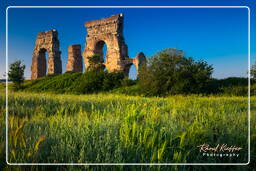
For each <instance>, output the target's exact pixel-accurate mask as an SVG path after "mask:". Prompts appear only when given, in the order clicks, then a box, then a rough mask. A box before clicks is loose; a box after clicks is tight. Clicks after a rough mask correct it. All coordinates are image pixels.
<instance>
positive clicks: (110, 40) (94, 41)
mask: <svg viewBox="0 0 256 171" xmlns="http://www.w3.org/2000/svg"><path fill="white" fill-rule="evenodd" d="M123 21H124V17H123V15H122V14H117V15H113V16H111V17H108V18H104V19H100V20H93V21H88V22H86V23H85V27H86V28H87V36H86V45H85V50H84V52H83V56H84V64H85V66H86V67H88V66H89V61H88V57H90V56H94V55H100V56H101V62H102V64H104V65H105V67H106V69H107V71H108V72H113V71H120V70H123V71H125V74H126V75H128V72H129V68H130V66H131V65H132V64H134V65H135V66H136V68H137V71H138V69H139V66H140V65H141V64H142V63H143V62H145V61H146V58H145V56H144V54H143V53H142V52H141V53H139V54H138V55H137V57H136V58H134V59H131V58H129V56H128V47H127V45H126V44H125V41H124V37H123ZM104 44H106V46H107V52H106V62H104V60H103V58H104V57H103V46H104Z"/></svg>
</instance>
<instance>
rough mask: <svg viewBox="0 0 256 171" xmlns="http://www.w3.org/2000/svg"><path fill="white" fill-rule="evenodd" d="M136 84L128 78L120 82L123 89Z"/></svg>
mask: <svg viewBox="0 0 256 171" xmlns="http://www.w3.org/2000/svg"><path fill="white" fill-rule="evenodd" d="M136 83H137V81H136V80H132V79H129V78H128V77H125V78H124V79H123V80H122V81H121V84H122V86H123V87H129V86H132V85H135V84H136Z"/></svg>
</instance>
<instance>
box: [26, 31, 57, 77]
mask: <svg viewBox="0 0 256 171" xmlns="http://www.w3.org/2000/svg"><path fill="white" fill-rule="evenodd" d="M46 51H47V52H48V65H47V66H48V68H46V59H45V53H46ZM60 55H61V52H60V50H59V40H58V32H57V31H56V30H50V31H46V32H41V33H38V35H37V39H36V43H35V48H34V52H33V58H32V65H31V72H32V74H31V79H32V80H35V79H37V78H40V77H43V76H45V75H46V70H48V74H49V75H51V74H61V73H62V65H61V57H60Z"/></svg>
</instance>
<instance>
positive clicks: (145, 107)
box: [0, 89, 256, 170]
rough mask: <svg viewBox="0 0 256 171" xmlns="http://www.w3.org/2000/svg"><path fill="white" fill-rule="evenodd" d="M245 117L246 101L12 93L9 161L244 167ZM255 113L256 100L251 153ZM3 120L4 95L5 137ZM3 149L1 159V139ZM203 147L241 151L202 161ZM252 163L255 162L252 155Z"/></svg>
mask: <svg viewBox="0 0 256 171" xmlns="http://www.w3.org/2000/svg"><path fill="white" fill-rule="evenodd" d="M247 113H248V100H247V98H246V97H213V96H212V97H199V96H187V97H185V96H172V97H167V98H153V97H151V98H145V97H139V96H137V97H136V96H124V95H116V94H94V95H56V94H49V93H48V94H47V93H45V94H43V93H41V94H37V93H28V92H10V93H9V147H8V148H9V154H8V155H9V159H8V161H9V162H11V163H24V162H27V163H33V162H37V163H40V162H43V163H71V162H72V163H152V162H153V163H183V162H184V163H188V162H191V163H207V162H210V163H230V162H234V163H236V162H243V163H246V162H247V159H248V151H247V148H248V146H247V144H248V136H247V135H248V125H247V121H248V115H247ZM255 114H256V98H255V97H252V98H251V115H252V116H251V122H252V127H251V128H252V130H251V131H252V133H253V134H252V136H251V139H252V141H251V142H252V144H251V147H252V151H253V150H254V151H255V146H256V144H255V139H256V134H255V130H256V127H255ZM4 115H5V93H4V90H3V89H1V95H0V131H1V135H4V132H5V123H4V122H5V117H4ZM0 143H1V145H0V147H1V151H0V153H1V154H0V155H1V156H0V157H1V160H3V159H4V150H3V149H4V143H5V137H4V136H1V137H0ZM204 143H207V144H210V145H211V146H216V145H217V144H228V145H229V146H231V145H233V146H234V145H235V146H239V147H241V148H242V150H241V151H239V157H222V158H220V157H205V156H203V155H202V153H201V152H199V148H198V147H197V146H199V145H201V144H204ZM251 158H252V161H254V162H255V155H252V156H251ZM1 164H2V166H3V163H1ZM0 170H1V168H0ZM203 170H204V169H203ZM238 170H241V168H240V169H238Z"/></svg>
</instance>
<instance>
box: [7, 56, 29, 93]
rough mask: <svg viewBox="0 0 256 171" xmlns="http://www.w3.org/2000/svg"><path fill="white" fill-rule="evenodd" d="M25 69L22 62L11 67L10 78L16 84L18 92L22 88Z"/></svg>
mask: <svg viewBox="0 0 256 171" xmlns="http://www.w3.org/2000/svg"><path fill="white" fill-rule="evenodd" d="M25 68H26V66H25V65H24V64H22V62H21V61H20V60H17V61H15V62H13V63H11V64H10V66H9V72H8V77H9V80H11V81H12V82H13V83H14V88H15V89H16V90H17V89H20V88H21V84H22V83H23V81H24V70H25Z"/></svg>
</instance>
